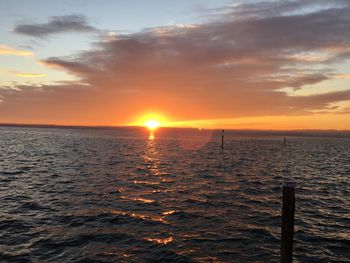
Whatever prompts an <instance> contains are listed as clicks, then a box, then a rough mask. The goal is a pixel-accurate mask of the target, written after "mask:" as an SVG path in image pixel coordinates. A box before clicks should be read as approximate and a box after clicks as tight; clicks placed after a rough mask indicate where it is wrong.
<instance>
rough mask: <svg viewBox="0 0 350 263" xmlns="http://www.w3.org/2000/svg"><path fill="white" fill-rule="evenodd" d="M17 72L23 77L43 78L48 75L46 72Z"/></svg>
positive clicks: (18, 75) (17, 74)
mask: <svg viewBox="0 0 350 263" xmlns="http://www.w3.org/2000/svg"><path fill="white" fill-rule="evenodd" d="M15 74H16V76H17V77H23V78H42V77H45V76H46V74H41V73H23V72H15Z"/></svg>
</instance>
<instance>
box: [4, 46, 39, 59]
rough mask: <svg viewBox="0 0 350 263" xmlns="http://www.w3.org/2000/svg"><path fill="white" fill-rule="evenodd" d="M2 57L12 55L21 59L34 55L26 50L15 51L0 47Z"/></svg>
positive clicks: (11, 48)
mask: <svg viewBox="0 0 350 263" xmlns="http://www.w3.org/2000/svg"><path fill="white" fill-rule="evenodd" d="M1 55H2V56H4V55H13V56H23V57H27V56H33V55H34V54H33V53H32V52H31V51H27V50H18V49H15V48H13V47H9V46H6V45H0V56H1Z"/></svg>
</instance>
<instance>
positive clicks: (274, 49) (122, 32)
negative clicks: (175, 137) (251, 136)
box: [0, 0, 350, 130]
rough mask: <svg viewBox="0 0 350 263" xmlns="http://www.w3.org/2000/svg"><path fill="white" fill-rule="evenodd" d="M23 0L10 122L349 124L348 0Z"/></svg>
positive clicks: (11, 46) (2, 102)
mask: <svg viewBox="0 0 350 263" xmlns="http://www.w3.org/2000/svg"><path fill="white" fill-rule="evenodd" d="M17 1H19V0H14V1H11V2H10V3H8V4H6V8H5V7H4V8H0V10H1V11H0V17H1V19H2V20H1V22H2V26H3V28H5V29H6V30H3V32H2V35H1V42H0V57H1V61H2V64H1V65H2V66H0V123H22V124H55V125H82V126H130V125H133V126H142V127H145V126H146V127H148V128H149V129H153V130H155V129H157V127H159V126H162V127H178V128H182V127H191V128H210V129H221V128H226V129H274V130H276V129H280V130H282V129H338V130H350V88H349V87H350V77H349V76H350V71H349V68H350V60H349V59H348V56H347V55H346V54H349V50H350V44H349V43H350V35H349V33H348V31H349V30H348V28H349V27H350V21H349V20H348V19H346V18H347V17H348V13H349V10H350V3H349V2H346V1H339V3H335V2H334V1H329V2H328V1H327V0H326V2H327V3H328V4H320V3H317V1H316V2H314V1H300V3H299V2H298V4H291V5H289V2H288V1H287V2H284V1H274V0H272V1H255V0H252V1H248V2H247V3H246V2H245V1H236V2H237V3H235V4H232V5H231V4H228V3H227V1H224V0H217V1H212V0H201V1H199V2H200V3H201V4H200V6H201V8H200V9H201V10H202V11H198V10H197V9H196V8H193V6H192V5H194V3H193V2H192V1H185V0H181V1H175V2H172V1H154V2H152V4H149V3H148V2H147V1H141V2H140V4H138V5H135V4H133V3H131V2H130V3H129V2H127V3H125V4H121V3H120V2H119V1H110V2H109V3H108V5H100V3H99V2H98V1H95V0H91V2H90V4H89V6H87V7H86V9H81V6H80V5H79V4H78V2H74V1H73V2H71V1H68V2H69V3H68V2H62V1H54V2H51V1H46V2H40V3H37V2H35V1H32V2H31V5H32V8H30V9H28V8H25V5H21V4H19V2H20V1H19V2H17ZM228 2H230V1H228ZM233 2H234V1H233ZM146 3H147V4H146ZM170 9H171V10H173V12H171V13H169V12H168V11H167V10H170ZM38 10H41V11H42V12H39V11H38ZM57 10H70V11H69V12H64V11H62V12H58V11H57ZM112 10H113V12H112ZM269 10H276V12H270V11H269ZM131 13H133V14H137V15H135V16H134V18H133V20H130V19H129V18H128V17H127V16H126V14H131ZM14 14H16V15H14ZM174 14H182V15H181V16H177V15H174ZM16 17H21V19H20V20H17V19H16ZM115 17H120V19H118V20H116V19H115ZM343 17H344V19H343ZM165 21H171V22H169V23H166V22H165ZM319 21H324V23H322V24H320V23H319ZM300 25H303V26H300ZM323 25H324V26H323ZM295 29H297V30H295ZM309 32H313V37H312V38H310V37H309V35H310V34H309ZM281 36H283V37H281ZM154 113H156V114H154ZM163 113H166V115H167V116H171V118H163V117H162V116H163ZM143 115H144V117H141V118H140V116H143ZM300 120H301V121H300Z"/></svg>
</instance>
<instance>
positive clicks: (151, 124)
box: [145, 119, 160, 131]
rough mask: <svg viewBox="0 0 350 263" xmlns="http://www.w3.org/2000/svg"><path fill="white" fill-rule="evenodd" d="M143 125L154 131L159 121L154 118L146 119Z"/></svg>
mask: <svg viewBox="0 0 350 263" xmlns="http://www.w3.org/2000/svg"><path fill="white" fill-rule="evenodd" d="M145 126H146V127H147V128H148V129H149V130H151V131H154V130H156V129H157V128H158V127H159V126H160V122H159V121H157V120H154V119H151V120H148V121H146V122H145Z"/></svg>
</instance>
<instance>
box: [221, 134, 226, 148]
mask: <svg viewBox="0 0 350 263" xmlns="http://www.w3.org/2000/svg"><path fill="white" fill-rule="evenodd" d="M224 133H225V130H222V135H221V149H224Z"/></svg>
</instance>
